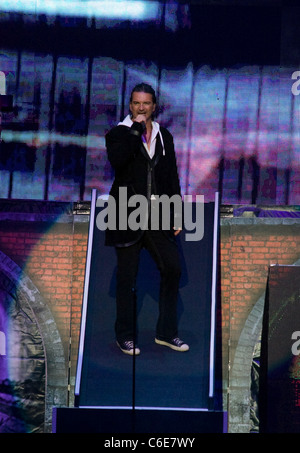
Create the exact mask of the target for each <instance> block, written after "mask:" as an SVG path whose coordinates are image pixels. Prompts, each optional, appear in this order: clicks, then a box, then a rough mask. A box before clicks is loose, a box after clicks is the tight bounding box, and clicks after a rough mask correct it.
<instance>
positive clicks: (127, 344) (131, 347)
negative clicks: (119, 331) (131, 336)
mask: <svg viewBox="0 0 300 453" xmlns="http://www.w3.org/2000/svg"><path fill="white" fill-rule="evenodd" d="M124 344H125V346H126V347H127V348H128V349H133V348H134V345H133V341H131V340H128V341H124Z"/></svg>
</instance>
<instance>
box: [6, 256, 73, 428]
mask: <svg viewBox="0 0 300 453" xmlns="http://www.w3.org/2000/svg"><path fill="white" fill-rule="evenodd" d="M0 272H1V273H2V274H3V275H4V276H5V277H6V279H9V280H10V282H11V284H12V285H13V286H14V288H15V296H16V298H17V299H18V302H19V303H20V305H21V308H22V307H24V309H25V308H26V309H27V310H28V309H29V310H30V311H31V313H32V314H33V316H34V319H35V322H36V325H37V327H38V330H39V332H40V335H41V338H42V342H43V349H44V355H45V365H46V376H45V379H46V385H45V387H46V388H45V432H50V431H51V420H52V406H51V404H49V401H52V400H54V399H56V400H59V404H60V405H65V404H67V392H66V390H65V389H66V388H67V365H66V360H65V355H64V349H63V344H62V341H61V338H60V334H59V331H58V329H57V326H56V323H55V320H54V318H53V316H52V313H51V311H50V309H49V307H48V305H47V303H46V302H45V300H44V299H43V297H42V296H41V294H40V292H39V290H38V289H37V288H36V286H35V285H34V284H33V282H32V280H31V279H30V278H29V277H28V276H27V275H26V274H25V273H24V272H23V271H22V269H21V268H20V267H19V266H18V265H17V264H16V263H15V262H14V261H12V260H11V259H10V258H9V257H8V256H7V255H5V254H4V253H3V252H1V251H0ZM60 389H61V391H60ZM59 393H60V394H59ZM53 394H56V395H57V397H56V398H54V397H53Z"/></svg>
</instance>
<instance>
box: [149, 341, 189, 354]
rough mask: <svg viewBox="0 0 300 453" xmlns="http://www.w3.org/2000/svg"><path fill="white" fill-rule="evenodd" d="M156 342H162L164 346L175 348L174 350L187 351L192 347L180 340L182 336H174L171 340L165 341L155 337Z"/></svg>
mask: <svg viewBox="0 0 300 453" xmlns="http://www.w3.org/2000/svg"><path fill="white" fill-rule="evenodd" d="M155 343H157V344H161V345H163V346H168V347H169V348H171V349H174V351H181V352H185V351H188V350H189V349H190V347H189V345H187V344H186V343H184V342H183V341H182V340H180V338H173V339H172V340H170V341H164V340H159V339H158V338H155Z"/></svg>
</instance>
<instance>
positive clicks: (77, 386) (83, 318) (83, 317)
mask: <svg viewBox="0 0 300 453" xmlns="http://www.w3.org/2000/svg"><path fill="white" fill-rule="evenodd" d="M96 198H97V190H96V189H92V199H91V212H90V224H89V236H88V245H87V257H86V265H85V281H84V289H83V302H82V314H81V326H80V339H79V348H78V360H77V371H76V381H75V396H76V395H79V390H80V382H81V371H82V362H83V351H84V340H85V326H86V314H87V303H88V294H89V284H90V270H91V259H92V249H93V237H94V223H95V222H94V219H95V210H96Z"/></svg>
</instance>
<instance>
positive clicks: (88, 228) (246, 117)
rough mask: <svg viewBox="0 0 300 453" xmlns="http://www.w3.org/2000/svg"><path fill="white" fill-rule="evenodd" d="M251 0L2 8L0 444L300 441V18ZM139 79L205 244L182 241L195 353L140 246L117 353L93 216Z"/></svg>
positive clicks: (110, 265) (108, 279)
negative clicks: (174, 437) (108, 143)
mask: <svg viewBox="0 0 300 453" xmlns="http://www.w3.org/2000/svg"><path fill="white" fill-rule="evenodd" d="M257 3H258V2H256V1H254V0H253V1H251V0H249V1H247V5H244V6H243V7H241V6H240V5H239V2H238V1H235V0H227V1H226V0H223V1H222V0H217V1H215V0H214V1H208V0H206V1H205V0H203V1H201V0H199V1H198V0H196V1H185V2H183V1H175V0H172V1H171V0H170V1H169V0H164V1H162V0H157V1H154V0H153V1H140V0H110V1H109V2H107V1H105V0H103V1H100V0H99V1H98V2H90V1H89V0H87V1H80V0H78V1H73V0H69V1H68V0H67V1H65V2H59V1H56V0H53V1H52V2H35V1H33V0H32V1H31V0H22V1H20V2H11V1H7V2H6V1H2V2H1V5H0V37H1V43H2V44H1V52H0V107H1V123H0V127H1V142H0V181H1V183H0V433H53V434H58V433H83V434H84V433H110V434H111V435H114V434H120V435H121V434H122V435H123V434H124V433H125V434H126V433H128V434H129V435H133V434H139V433H152V434H154V435H155V434H157V435H159V436H161V437H163V435H164V433H169V434H170V433H182V434H188V433H195V434H197V433H216V434H223V433H224V434H225V433H249V434H251V433H253V434H254V433H296V432H300V384H299V383H300V377H299V376H300V374H299V370H298V361H299V359H298V357H299V355H300V305H299V302H300V300H299V296H300V285H299V282H300V140H299V138H300V135H299V131H300V122H299V119H300V116H299V112H300V104H299V102H300V96H299V95H300V47H299V46H298V43H297V32H298V24H299V20H300V7H299V6H298V5H297V4H296V2H293V1H287V2H282V1H280V0H275V1H274V0H272V1H268V0H262V1H261V2H259V6H258V4H257ZM139 82H146V83H148V84H150V85H151V86H153V88H154V89H155V91H156V94H157V112H156V115H157V117H156V121H158V122H159V123H160V124H161V125H162V126H164V127H166V128H167V129H168V130H169V131H170V132H171V133H172V135H173V138H174V143H175V151H176V158H177V166H178V171H179V178H180V184H181V191H182V195H183V196H184V195H191V196H192V198H191V200H190V201H189V203H190V204H189V206H190V209H191V212H193V220H194V223H193V228H194V229H196V228H198V231H200V230H201V231H202V233H203V234H200V235H199V236H198V237H197V238H196V239H195V237H194V240H191V236H189V234H190V233H191V230H190V228H189V226H190V225H189V226H187V225H184V228H183V231H182V232H181V234H180V235H179V236H177V238H176V241H177V243H178V247H179V251H180V260H181V267H182V275H181V280H180V288H179V299H178V324H179V336H181V337H182V338H183V339H184V340H185V341H186V342H187V343H188V344H189V346H190V350H189V351H188V352H184V353H182V352H176V351H173V350H171V349H169V348H166V347H163V346H159V345H157V344H155V342H154V336H155V325H156V320H157V316H158V294H159V272H158V270H157V268H156V266H155V264H154V263H153V261H152V260H151V258H150V256H149V254H148V253H147V252H146V251H145V250H143V251H142V254H141V260H140V268H139V273H138V279H137V299H136V316H137V320H138V333H139V347H140V348H141V354H140V355H139V356H128V355H125V354H123V353H122V352H121V351H120V350H119V348H118V347H117V345H116V341H115V333H114V323H115V315H116V307H115V298H116V290H115V286H116V254H115V250H114V248H112V247H107V246H105V245H104V236H105V232H104V231H103V230H101V228H99V223H98V222H97V219H99V215H101V212H102V209H103V203H102V201H103V200H107V195H108V193H109V190H110V187H111V184H112V181H113V178H114V174H113V170H112V168H111V167H110V164H109V162H108V160H107V154H106V148H105V134H106V133H107V132H108V131H109V130H110V129H111V128H112V127H113V126H115V125H116V124H118V122H119V121H121V120H122V119H123V118H124V117H125V116H126V115H127V114H128V111H129V110H128V107H129V96H130V93H131V89H132V88H133V86H134V85H136V84H137V83H139ZM200 195H201V196H203V203H202V207H201V209H202V211H201V215H200V216H198V217H197V215H196V214H197V209H198V207H199V204H197V201H196V199H197V198H196V197H197V196H200ZM201 200H202V198H201ZM199 212H200V211H199Z"/></svg>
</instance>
